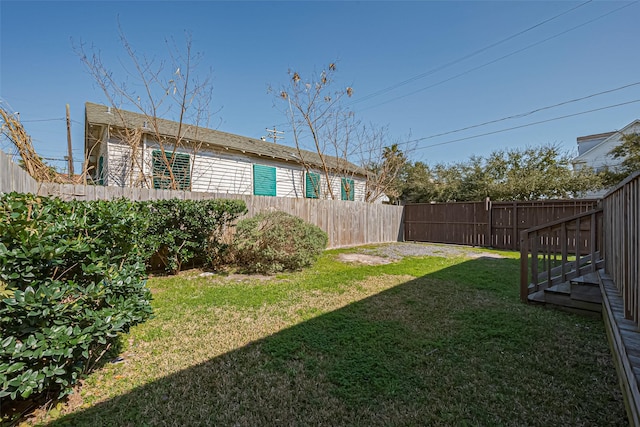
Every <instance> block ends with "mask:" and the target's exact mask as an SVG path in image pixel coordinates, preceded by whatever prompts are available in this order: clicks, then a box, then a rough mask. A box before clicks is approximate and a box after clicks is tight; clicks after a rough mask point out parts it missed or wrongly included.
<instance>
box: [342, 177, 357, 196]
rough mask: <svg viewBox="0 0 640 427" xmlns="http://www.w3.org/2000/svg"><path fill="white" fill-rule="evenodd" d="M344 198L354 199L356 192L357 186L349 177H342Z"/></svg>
mask: <svg viewBox="0 0 640 427" xmlns="http://www.w3.org/2000/svg"><path fill="white" fill-rule="evenodd" d="M341 187H342V200H351V201H354V200H355V198H354V194H355V190H356V187H355V186H354V185H353V180H352V179H349V178H342V185H341Z"/></svg>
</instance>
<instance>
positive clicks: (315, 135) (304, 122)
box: [270, 63, 406, 202]
mask: <svg viewBox="0 0 640 427" xmlns="http://www.w3.org/2000/svg"><path fill="white" fill-rule="evenodd" d="M335 72H336V65H335V63H331V64H329V67H328V68H327V69H326V70H323V71H322V72H321V73H320V74H319V75H312V76H311V78H310V79H308V80H305V79H303V78H302V77H301V75H300V74H299V73H298V72H296V71H292V70H289V72H288V75H289V79H288V82H287V83H286V84H285V85H283V86H282V87H281V88H280V89H279V90H273V89H270V91H271V92H272V93H273V94H274V95H275V97H276V99H277V100H278V101H280V102H279V104H280V105H282V101H284V102H285V105H286V107H285V108H283V111H284V113H285V115H286V116H287V119H288V122H289V125H290V126H291V130H292V134H293V142H294V144H295V147H296V149H297V150H298V155H299V157H300V159H301V162H302V165H303V166H304V168H305V170H306V171H307V172H310V171H311V170H312V169H320V170H321V171H322V173H323V175H324V177H325V180H326V182H327V184H328V188H327V191H328V193H329V196H330V197H331V198H333V199H335V198H340V195H341V193H340V191H337V192H336V191H335V190H336V189H334V188H333V186H332V185H331V182H332V174H333V175H334V176H338V177H344V178H353V177H354V176H355V175H366V177H367V184H366V190H365V201H368V202H374V201H376V200H378V199H379V198H380V197H381V196H383V195H385V194H387V193H389V192H393V194H390V197H391V198H393V197H397V196H396V194H395V193H396V192H397V191H396V190H395V186H397V179H398V177H399V175H400V174H401V172H402V169H403V167H404V164H405V163H406V155H405V152H403V151H402V150H400V149H399V147H398V145H397V144H395V145H391V144H389V143H388V135H387V133H388V132H387V128H386V127H376V126H365V125H363V124H362V123H361V122H360V121H359V120H357V119H356V116H355V114H354V112H353V111H350V110H349V109H348V108H346V107H345V106H344V105H343V103H342V101H343V100H344V97H345V96H346V97H347V98H349V97H351V96H352V95H353V89H352V88H351V87H346V88H344V89H338V90H334V89H333V86H335V83H334V80H333V76H334V75H335ZM388 145H389V146H390V147H388ZM303 149H307V150H309V151H312V152H314V154H317V156H318V159H319V162H312V161H310V160H311V159H305V158H304V157H305V156H304V153H303V151H302V150H303ZM354 162H358V163H359V168H356V167H354V166H355V165H354ZM318 163H319V167H318V166H317V165H318ZM341 185H342V184H341ZM338 190H339V189H338ZM345 190H346V191H347V193H348V192H350V191H354V190H353V189H351V188H347V189H345Z"/></svg>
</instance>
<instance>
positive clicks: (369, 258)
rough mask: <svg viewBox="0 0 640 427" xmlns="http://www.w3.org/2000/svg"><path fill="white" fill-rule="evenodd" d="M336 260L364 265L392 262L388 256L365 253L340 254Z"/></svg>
mask: <svg viewBox="0 0 640 427" xmlns="http://www.w3.org/2000/svg"><path fill="white" fill-rule="evenodd" d="M338 260H339V261H342V262H350V263H354V264H365V265H381V264H390V263H391V262H392V261H391V260H390V259H389V258H383V257H381V256H377V255H367V254H340V255H338Z"/></svg>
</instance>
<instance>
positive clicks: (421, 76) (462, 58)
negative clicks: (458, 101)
mask: <svg viewBox="0 0 640 427" xmlns="http://www.w3.org/2000/svg"><path fill="white" fill-rule="evenodd" d="M591 1H592V0H587V1H585V2H584V3H581V4H579V5H577V6H575V7H572V8H571V9H569V10H566V11H564V12H562V13H559V14H558V15H555V16H553V17H551V18H548V19H545V20H544V21H542V22H539V23H537V24H535V25H533V26H531V27H529V28H526V29H524V30H522V31H519V32H517V33H515V34H512V35H510V36H508V37H506V38H504V39H502V40H499V41H497V42H495V43H492V44H490V45H488V46H485V47H483V48H480V49H478V50H476V51H474V52H472V53H470V54H468V55H465V56H462V57H460V58H457V59H454V60H453V61H451V62H447V63H446V64H444V65H441V66H439V67H436V68H433V69H431V70H429V71H426V72H424V73H421V74H418V75H416V76H413V77H410V78H408V79H406V80H403V81H401V82H399V83H396V84H393V85H391V86H388V87H386V88H384V89H380V90H378V91H376V92H374V93H371V94H369V95H365V96H363V97H362V98H359V99H357V100H355V101H353V102H351V104H357V103H360V102H364V101H366V100H368V99H371V98H374V97H376V96H379V95H382V94H384V93H387V92H390V91H392V90H393V89H397V88H399V87H401V86H405V85H407V84H409V83H412V82H414V81H416V80H419V79H422V78H424V77H427V76H429V75H431V74H434V73H436V72H438V71H441V70H444V69H445V68H448V67H450V66H452V65H455V64H457V63H459V62H462V61H464V60H466V59H469V58H472V57H474V56H476V55H478V54H480V53H482V52H485V51H487V50H489V49H491V48H493V47H496V46H498V45H500V44H502V43H505V42H507V41H509V40H512V39H514V38H516V37H518V36H520V35H522V34H524V33H527V32H529V31H531V30H533V29H535V28H538V27H540V26H542V25H544V24H546V23H547V22H550V21H553V20H554V19H557V18H559V17H561V16H563V15H566V14H568V13H570V12H573V11H574V10H576V9H578V8H580V7H582V6H584V5H586V4H588V3H591Z"/></svg>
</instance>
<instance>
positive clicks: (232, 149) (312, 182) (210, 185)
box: [85, 102, 366, 201]
mask: <svg viewBox="0 0 640 427" xmlns="http://www.w3.org/2000/svg"><path fill="white" fill-rule="evenodd" d="M178 134H180V135H182V138H181V143H180V144H175V140H176V135H178ZM124 135H126V137H125V136H124ZM159 138H161V140H162V141H163V144H162V146H163V149H164V150H161V147H160V144H159V143H158V141H159ZM132 141H133V143H132ZM163 151H164V154H163ZM85 155H86V159H87V162H88V168H87V169H88V170H89V172H90V174H91V176H92V178H93V179H94V180H95V181H96V183H98V184H102V185H110V186H120V187H147V188H168V186H169V185H170V184H171V182H172V181H170V180H169V179H168V175H169V174H170V173H171V174H172V175H173V177H174V180H175V182H177V183H178V186H179V188H180V189H185V190H192V191H200V192H212V193H227V194H247V195H250V194H254V195H261V196H275V197H300V198H302V197H308V198H329V197H330V190H331V191H333V194H334V197H335V198H338V199H342V200H358V201H363V200H364V198H365V190H366V188H365V187H366V174H365V171H364V170H363V169H362V168H359V167H358V166H356V165H354V164H352V163H349V162H346V161H344V160H341V159H338V158H335V157H328V156H327V157H325V163H326V164H327V167H328V169H329V170H330V173H329V179H327V177H326V174H325V173H324V172H323V170H324V169H323V166H322V159H321V158H320V156H318V154H317V153H314V152H311V151H305V150H300V151H299V150H297V149H296V148H294V147H288V146H286V145H281V144H275V143H270V142H265V141H262V140H258V139H252V138H248V137H244V136H240V135H234V134H230V133H225V132H220V131H217V130H213V129H206V128H197V127H195V126H189V125H184V124H183V125H182V127H179V123H177V122H173V121H169V120H164V119H154V122H153V123H149V118H148V117H147V116H145V115H143V114H139V113H133V112H130V111H125V110H115V109H113V108H110V107H107V106H104V105H99V104H93V103H89V102H88V103H86V104H85ZM165 157H166V160H165ZM305 165H306V167H305ZM169 168H170V169H171V170H169Z"/></svg>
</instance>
